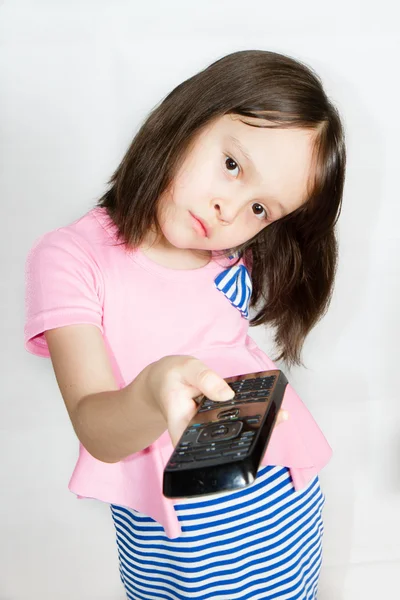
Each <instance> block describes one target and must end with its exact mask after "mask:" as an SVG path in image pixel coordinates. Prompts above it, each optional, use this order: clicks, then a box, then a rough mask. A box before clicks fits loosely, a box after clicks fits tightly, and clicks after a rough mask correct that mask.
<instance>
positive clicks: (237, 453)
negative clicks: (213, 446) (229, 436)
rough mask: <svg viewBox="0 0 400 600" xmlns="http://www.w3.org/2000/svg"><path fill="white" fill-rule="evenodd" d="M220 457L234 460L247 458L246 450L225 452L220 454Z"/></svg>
mask: <svg viewBox="0 0 400 600" xmlns="http://www.w3.org/2000/svg"><path fill="white" fill-rule="evenodd" d="M222 456H233V457H235V458H243V457H244V456H247V450H225V452H222Z"/></svg>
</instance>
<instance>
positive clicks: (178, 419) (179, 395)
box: [167, 390, 197, 447]
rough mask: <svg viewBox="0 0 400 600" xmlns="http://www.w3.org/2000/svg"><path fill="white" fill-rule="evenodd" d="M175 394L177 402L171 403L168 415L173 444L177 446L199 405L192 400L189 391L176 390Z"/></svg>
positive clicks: (168, 425)
mask: <svg viewBox="0 0 400 600" xmlns="http://www.w3.org/2000/svg"><path fill="white" fill-rule="evenodd" d="M174 396H175V398H174V399H175V402H174V404H173V405H170V408H169V411H168V413H169V414H168V415H167V427H168V431H169V435H170V438H171V441H172V445H173V446H174V447H175V446H176V445H177V443H178V442H179V440H180V438H181V436H182V434H183V432H184V431H185V429H186V427H187V426H188V424H189V422H190V420H191V419H192V418H193V417H194V415H195V414H196V411H197V407H196V405H195V404H194V403H191V402H190V399H189V397H188V395H187V392H186V391H184V390H181V391H180V392H176V393H175V394H174Z"/></svg>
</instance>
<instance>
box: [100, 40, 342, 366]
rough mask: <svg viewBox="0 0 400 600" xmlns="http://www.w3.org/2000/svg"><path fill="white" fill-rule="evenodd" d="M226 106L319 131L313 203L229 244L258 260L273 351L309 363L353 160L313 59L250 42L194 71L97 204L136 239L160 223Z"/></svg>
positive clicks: (260, 298)
mask: <svg viewBox="0 0 400 600" xmlns="http://www.w3.org/2000/svg"><path fill="white" fill-rule="evenodd" d="M226 114H236V115H241V117H242V118H243V122H244V123H246V117H247V118H248V117H253V118H257V119H259V122H260V127H265V126H273V127H281V128H288V127H292V128H307V129H313V130H315V131H316V141H315V145H314V162H315V176H314V178H313V183H312V186H311V189H310V191H309V197H308V199H307V200H306V202H305V203H304V204H303V205H302V206H301V207H300V208H298V209H297V210H295V211H294V212H292V213H290V214H289V215H286V216H285V217H283V218H281V219H279V220H278V221H275V222H273V223H271V224H270V225H269V226H268V227H266V228H264V229H263V230H262V231H261V232H260V233H259V234H257V236H255V237H254V238H252V239H251V240H249V241H247V242H246V243H244V244H242V245H240V246H238V247H237V248H234V249H227V253H231V252H232V250H236V251H238V252H239V254H241V255H242V256H243V258H244V260H245V262H246V264H248V265H249V266H250V267H251V275H252V282H253V294H252V298H251V303H250V308H253V309H254V311H255V315H254V316H253V317H252V319H251V320H250V325H251V326H255V325H261V324H268V325H270V326H272V327H273V328H274V342H275V344H276V347H277V349H278V350H279V352H280V353H279V354H278V356H276V357H275V359H274V360H283V361H285V363H286V364H287V365H288V366H290V365H291V364H302V362H301V360H300V356H301V349H302V346H303V343H304V340H305V338H306V336H307V335H308V333H309V332H310V331H311V329H312V328H313V327H314V326H315V325H316V323H317V322H318V321H319V320H320V319H321V317H322V316H323V315H324V314H325V313H326V310H327V309H328V306H329V304H330V301H331V297H332V291H333V285H334V279H335V274H336V268H337V259H338V246H337V240H336V235H335V226H336V222H337V219H338V217H339V214H340V210H341V203H342V195H343V186H344V178H345V162H346V151H345V143H344V132H343V127H342V124H341V120H340V117H339V114H338V111H337V109H336V108H335V107H334V106H333V105H332V103H331V102H330V100H329V99H328V97H327V95H326V93H325V91H324V89H323V87H322V83H321V81H320V79H319V77H318V76H317V75H316V74H315V73H314V72H313V71H312V70H311V69H310V68H309V67H308V66H306V65H304V64H302V63H300V62H299V61H297V60H294V59H292V58H290V57H287V56H284V55H282V54H277V53H274V52H267V51H262V50H248V51H240V52H235V53H232V54H229V55H227V56H225V57H223V58H221V59H220V60H217V61H216V62H214V63H213V64H211V65H210V66H209V67H207V68H206V69H204V70H202V71H200V72H199V73H198V74H196V75H194V76H193V77H190V78H189V79H187V80H186V81H184V82H183V83H181V84H180V85H178V86H177V87H176V88H175V89H174V90H173V91H172V92H171V93H170V94H168V95H167V96H166V98H165V99H164V100H163V101H162V102H161V103H160V104H159V105H158V106H156V107H155V108H154V109H153V111H152V112H151V113H150V114H149V116H148V118H147V119H146V121H145V122H144V123H143V125H142V126H141V128H140V129H139V131H138V133H137V134H136V136H135V137H134V139H133V141H132V143H131V145H130V147H129V149H128V150H127V152H126V154H125V156H124V158H123V159H122V161H121V163H120V165H119V166H118V168H117V170H116V171H115V173H114V174H113V176H112V177H111V179H110V181H109V184H110V186H111V187H110V189H109V190H108V191H107V192H106V193H105V194H104V195H103V196H102V197H101V198H100V200H99V202H98V205H99V206H102V207H104V208H106V209H107V211H108V214H109V215H110V217H111V219H112V220H113V221H114V223H115V225H116V226H117V229H118V231H119V236H120V239H121V240H122V241H123V242H124V243H125V244H127V245H128V246H129V247H131V248H136V247H138V246H139V245H140V244H141V243H142V241H143V239H144V237H145V236H146V234H147V233H148V231H149V230H150V228H152V229H153V230H156V231H158V232H160V227H159V223H158V220H157V208H158V204H159V202H160V198H161V196H162V194H163V192H165V190H167V188H168V187H169V185H170V184H171V183H172V181H173V178H174V174H175V173H176V172H177V169H178V168H179V166H180V164H181V162H182V160H183V159H184V158H185V155H186V152H187V151H188V149H189V148H190V145H191V144H192V143H193V141H194V140H195V139H196V137H197V136H198V135H199V133H200V132H201V131H202V130H203V128H204V127H206V126H207V125H208V124H209V123H210V122H211V121H212V120H214V119H216V118H218V117H221V116H223V115H226ZM247 125H249V126H254V121H253V124H252V125H250V123H247ZM256 126H257V125H256Z"/></svg>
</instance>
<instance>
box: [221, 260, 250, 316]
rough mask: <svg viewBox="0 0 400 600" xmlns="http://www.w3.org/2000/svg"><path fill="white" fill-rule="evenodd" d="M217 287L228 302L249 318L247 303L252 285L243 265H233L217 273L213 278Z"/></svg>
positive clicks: (248, 302)
mask: <svg viewBox="0 0 400 600" xmlns="http://www.w3.org/2000/svg"><path fill="white" fill-rule="evenodd" d="M214 283H215V285H216V287H217V289H219V290H220V292H222V293H223V294H225V296H226V297H227V298H228V300H229V302H230V303H231V304H233V306H235V307H236V308H238V309H239V310H240V312H241V313H242V315H243V316H244V317H245V318H246V319H248V318H249V304H250V298H251V293H252V291H253V286H252V283H251V279H250V275H249V272H248V270H247V269H246V267H245V266H244V265H235V266H233V267H229V268H228V269H225V271H222V273H219V275H217V277H216V278H215V279H214Z"/></svg>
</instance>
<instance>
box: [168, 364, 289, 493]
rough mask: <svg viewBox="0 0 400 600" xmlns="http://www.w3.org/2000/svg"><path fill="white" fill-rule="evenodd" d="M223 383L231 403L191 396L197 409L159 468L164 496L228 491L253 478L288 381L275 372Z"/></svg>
mask: <svg viewBox="0 0 400 600" xmlns="http://www.w3.org/2000/svg"><path fill="white" fill-rule="evenodd" d="M225 381H226V382H227V383H228V384H229V385H230V387H231V388H232V389H233V390H234V392H235V397H234V398H233V399H232V400H228V401H227V402H213V401H212V400H210V399H209V398H206V397H205V396H204V395H202V396H200V397H199V398H196V402H198V403H199V409H198V411H197V413H196V415H195V416H194V417H193V419H192V420H191V421H190V423H189V425H188V426H187V428H186V429H185V431H184V433H183V435H182V437H181V439H180V440H179V442H178V444H177V446H176V448H175V450H174V452H173V454H172V456H171V457H170V459H169V461H168V463H167V465H166V467H165V469H164V481H163V494H164V496H166V497H167V498H186V497H190V496H202V495H206V494H215V493H216V492H225V491H232V490H236V489H240V488H242V487H245V486H247V485H249V484H250V483H252V482H253V481H254V480H255V478H256V475H257V470H258V467H259V465H260V462H261V459H262V457H263V455H264V453H265V450H266V448H267V444H268V442H269V439H270V437H271V433H272V430H273V427H274V424H275V421H276V417H277V415H278V411H279V409H280V407H281V404H282V400H283V395H284V392H285V388H286V386H287V384H288V380H287V379H286V377H285V375H284V374H283V373H282V371H280V370H278V369H276V370H273V371H260V372H258V373H249V374H247V375H238V376H235V377H228V378H227V379H225Z"/></svg>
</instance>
